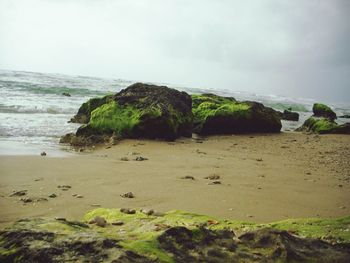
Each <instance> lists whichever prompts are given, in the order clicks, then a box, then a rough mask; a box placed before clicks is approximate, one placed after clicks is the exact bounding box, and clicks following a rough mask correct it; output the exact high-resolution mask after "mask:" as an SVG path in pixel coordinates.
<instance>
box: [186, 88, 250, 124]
mask: <svg viewBox="0 0 350 263" xmlns="http://www.w3.org/2000/svg"><path fill="white" fill-rule="evenodd" d="M250 109H251V106H250V105H248V104H247V103H240V102H236V101H235V100H233V99H232V98H225V97H218V96H207V95H192V112H193V115H194V119H195V122H196V123H204V122H205V121H206V120H207V118H211V117H220V116H231V117H233V118H237V119H239V118H249V117H250V115H251V110H250Z"/></svg>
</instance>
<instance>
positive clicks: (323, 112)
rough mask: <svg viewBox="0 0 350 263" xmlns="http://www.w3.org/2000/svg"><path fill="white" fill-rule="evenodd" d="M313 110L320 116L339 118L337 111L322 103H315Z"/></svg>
mask: <svg viewBox="0 0 350 263" xmlns="http://www.w3.org/2000/svg"><path fill="white" fill-rule="evenodd" d="M312 111H313V112H314V115H315V116H318V117H326V118H330V119H332V120H334V119H336V118H337V115H336V114H335V112H334V111H332V109H331V108H330V107H328V106H327V105H325V104H322V103H315V104H314V105H313V107H312Z"/></svg>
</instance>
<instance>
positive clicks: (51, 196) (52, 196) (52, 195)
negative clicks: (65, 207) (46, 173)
mask: <svg viewBox="0 0 350 263" xmlns="http://www.w3.org/2000/svg"><path fill="white" fill-rule="evenodd" d="M49 197H50V198H56V197H57V195H56V194H50V195H49Z"/></svg>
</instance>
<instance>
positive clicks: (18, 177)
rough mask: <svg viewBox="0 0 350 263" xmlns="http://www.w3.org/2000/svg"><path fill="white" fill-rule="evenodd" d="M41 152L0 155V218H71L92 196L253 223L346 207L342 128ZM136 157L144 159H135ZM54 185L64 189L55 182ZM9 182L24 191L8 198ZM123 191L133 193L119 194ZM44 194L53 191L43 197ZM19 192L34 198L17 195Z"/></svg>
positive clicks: (349, 192)
mask: <svg viewBox="0 0 350 263" xmlns="http://www.w3.org/2000/svg"><path fill="white" fill-rule="evenodd" d="M47 154H48V155H47V156H45V157H42V156H39V153H38V156H0V227H3V226H5V225H7V224H9V223H11V222H13V221H15V220H18V219H20V218H24V217H65V218H67V219H76V220H79V219H81V217H82V216H83V215H84V214H85V213H86V212H87V211H89V210H91V209H94V208H96V207H98V205H99V206H101V207H107V208H113V207H128V208H153V209H155V210H157V211H161V212H165V211H169V210H187V211H191V212H195V213H200V214H210V215H213V216H217V217H220V218H227V219H233V220H244V221H254V222H271V221H277V220H283V219H287V218H300V217H339V216H345V215H349V214H350V203H349V200H350V159H349V156H350V136H347V135H322V136H318V135H308V134H301V133H293V132H284V133H281V134H275V135H233V136H212V137H208V138H205V139H204V140H203V141H201V140H194V139H179V140H177V141H175V142H158V141H146V140H124V141H121V142H120V143H119V144H118V145H115V146H113V147H111V148H108V149H107V148H106V147H102V148H101V149H98V150H95V151H93V152H89V153H81V154H76V155H75V156H67V157H64V158H63V157H60V158H57V157H50V152H48V153H47ZM137 156H142V157H145V158H148V160H144V161H135V160H134V159H135V158H136V157H137ZM122 158H127V159H129V161H123V160H121V159H122ZM210 175H218V176H220V179H219V180H218V181H220V183H221V184H210V183H212V182H213V181H212V180H208V179H205V177H207V176H210ZM185 176H190V177H191V176H192V177H193V178H194V180H192V179H182V177H185ZM60 185H69V186H71V188H69V189H68V190H66V191H64V190H62V188H58V186H60ZM14 190H15V191H19V190H27V191H28V192H27V195H26V196H21V197H18V196H16V197H10V195H11V193H12V192H13V191H14ZM126 192H133V193H134V195H135V198H123V197H121V196H120V195H122V194H124V193H126ZM53 193H54V194H56V195H57V197H55V198H49V197H48V196H49V195H51V194H53ZM73 195H80V196H78V197H77V196H73ZM26 197H27V198H31V199H32V200H33V202H30V203H23V201H20V199H21V198H26ZM79 197H81V198H79ZM39 198H46V199H47V201H45V200H41V201H40V200H39V201H36V199H39Z"/></svg>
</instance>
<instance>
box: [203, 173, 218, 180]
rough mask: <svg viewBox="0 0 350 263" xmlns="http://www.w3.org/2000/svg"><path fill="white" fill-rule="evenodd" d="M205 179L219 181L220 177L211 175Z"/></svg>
mask: <svg viewBox="0 0 350 263" xmlns="http://www.w3.org/2000/svg"><path fill="white" fill-rule="evenodd" d="M204 179H209V180H218V179H220V175H217V174H212V175H209V176H206V177H204Z"/></svg>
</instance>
